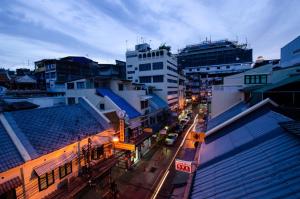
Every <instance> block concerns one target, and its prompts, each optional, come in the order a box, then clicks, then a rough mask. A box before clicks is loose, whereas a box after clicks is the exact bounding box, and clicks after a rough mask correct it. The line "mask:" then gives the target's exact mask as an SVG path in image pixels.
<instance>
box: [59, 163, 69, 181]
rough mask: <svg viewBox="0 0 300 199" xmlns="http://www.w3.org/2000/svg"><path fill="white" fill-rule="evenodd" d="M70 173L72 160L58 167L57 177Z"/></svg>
mask: <svg viewBox="0 0 300 199" xmlns="http://www.w3.org/2000/svg"><path fill="white" fill-rule="evenodd" d="M70 173H72V162H69V163H66V164H65V165H63V166H61V167H59V178H60V179H62V178H64V177H65V176H67V175H69V174H70Z"/></svg>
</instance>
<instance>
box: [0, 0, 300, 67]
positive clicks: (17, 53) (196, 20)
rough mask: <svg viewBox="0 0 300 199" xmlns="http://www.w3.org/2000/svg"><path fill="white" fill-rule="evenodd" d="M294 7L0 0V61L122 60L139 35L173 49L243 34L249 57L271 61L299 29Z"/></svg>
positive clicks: (274, 0) (271, 0)
mask: <svg viewBox="0 0 300 199" xmlns="http://www.w3.org/2000/svg"><path fill="white" fill-rule="evenodd" d="M299 6H300V2H299V1H297V0H290V1H279V0H254V1H253V0H251V1H250V0H249V1H238V0H219V1H209V0H203V1H196V0H189V1H184V0H177V1H163V0H157V1H147V0H136V1H135V0H126V1H121V0H114V1H109V0H103V1H97V0H89V1H71V0H65V1H59V0H53V1H30V0H29V1H8V0H7V1H6V0H4V1H2V6H1V8H0V41H1V49H0V52H1V55H0V64H1V66H4V67H17V66H19V65H20V66H22V65H24V64H23V63H25V62H26V60H28V59H29V60H30V61H31V64H32V62H33V61H36V60H38V59H41V58H51V57H60V56H65V55H81V56H86V55H88V56H89V57H90V58H92V59H94V60H96V61H101V62H113V61H114V59H121V60H125V51H126V48H127V47H131V48H133V47H134V45H135V44H136V42H137V40H138V38H141V37H143V38H144V40H145V41H149V40H151V44H152V45H153V46H154V47H157V46H158V45H159V44H161V43H164V42H167V43H168V44H170V45H171V46H172V49H173V52H176V50H177V49H179V48H183V47H184V46H185V45H186V44H192V43H197V42H199V41H203V40H205V39H206V38H210V37H211V38H212V39H213V40H217V39H223V38H228V39H237V38H238V39H239V40H240V41H243V42H244V41H245V40H246V38H247V39H248V42H249V43H250V44H251V47H253V50H254V58H255V57H256V56H258V55H264V56H265V57H269V58H278V57H279V52H280V47H282V46H283V45H284V44H286V43H287V42H289V41H291V40H292V39H294V38H295V37H296V36H298V34H299V30H300V14H299V12H297V10H296V9H297V7H299ZM126 40H127V42H126ZM126 43H127V47H126Z"/></svg>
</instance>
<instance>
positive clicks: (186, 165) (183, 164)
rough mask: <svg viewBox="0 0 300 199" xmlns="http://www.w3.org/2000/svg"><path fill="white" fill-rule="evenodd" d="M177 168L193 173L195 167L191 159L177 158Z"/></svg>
mask: <svg viewBox="0 0 300 199" xmlns="http://www.w3.org/2000/svg"><path fill="white" fill-rule="evenodd" d="M175 169H176V170H177V171H182V172H186V173H192V172H193V167H192V162H191V161H184V160H178V159H176V160H175Z"/></svg>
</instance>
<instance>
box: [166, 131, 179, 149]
mask: <svg viewBox="0 0 300 199" xmlns="http://www.w3.org/2000/svg"><path fill="white" fill-rule="evenodd" d="M177 138H178V134H177V133H169V134H168V135H167V137H166V140H165V142H166V145H169V146H171V145H174V144H175V142H176V140H177Z"/></svg>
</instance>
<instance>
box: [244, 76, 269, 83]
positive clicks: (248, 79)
mask: <svg viewBox="0 0 300 199" xmlns="http://www.w3.org/2000/svg"><path fill="white" fill-rule="evenodd" d="M244 83H245V84H267V75H245V77H244Z"/></svg>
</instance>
